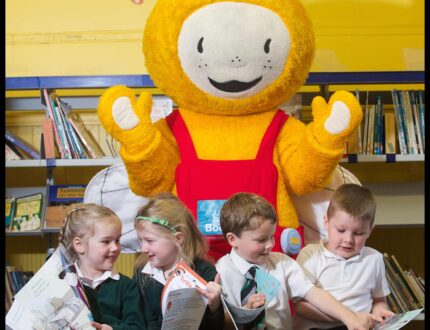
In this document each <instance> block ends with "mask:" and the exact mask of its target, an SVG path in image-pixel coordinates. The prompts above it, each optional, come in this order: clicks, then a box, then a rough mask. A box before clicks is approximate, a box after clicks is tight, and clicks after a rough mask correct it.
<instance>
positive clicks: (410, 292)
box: [391, 255, 418, 308]
mask: <svg viewBox="0 0 430 330" xmlns="http://www.w3.org/2000/svg"><path fill="white" fill-rule="evenodd" d="M391 260H392V261H393V268H394V270H395V271H396V273H397V274H398V275H399V278H400V282H401V285H402V287H404V290H405V291H406V293H407V296H408V298H409V297H410V298H411V300H412V302H413V303H414V304H415V305H416V303H418V300H417V299H416V298H414V297H415V295H414V292H413V290H412V289H411V288H410V287H409V284H408V281H407V279H406V277H405V273H404V270H403V268H402V267H401V266H400V263H399V262H398V260H397V258H396V257H395V256H394V255H391ZM415 307H416V308H418V307H417V306H415Z"/></svg>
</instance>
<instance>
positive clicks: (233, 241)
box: [225, 232, 238, 247]
mask: <svg viewBox="0 0 430 330" xmlns="http://www.w3.org/2000/svg"><path fill="white" fill-rule="evenodd" d="M225 238H226V239H227V242H228V244H230V246H231V247H236V246H237V240H238V237H237V236H236V235H235V234H233V233H231V232H229V233H227V234H226V235H225Z"/></svg>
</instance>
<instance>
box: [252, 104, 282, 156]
mask: <svg viewBox="0 0 430 330" xmlns="http://www.w3.org/2000/svg"><path fill="white" fill-rule="evenodd" d="M287 119H288V115H287V114H286V113H285V112H284V111H282V110H278V111H276V113H275V115H274V116H273V119H272V121H271V122H270V124H269V127H268V128H267V130H266V133H264V137H263V140H262V141H261V144H260V149H258V153H257V157H255V159H270V160H272V159H273V151H274V149H275V144H276V140H277V139H278V135H279V132H280V131H281V129H282V127H283V126H284V124H285V122H286V120H287Z"/></svg>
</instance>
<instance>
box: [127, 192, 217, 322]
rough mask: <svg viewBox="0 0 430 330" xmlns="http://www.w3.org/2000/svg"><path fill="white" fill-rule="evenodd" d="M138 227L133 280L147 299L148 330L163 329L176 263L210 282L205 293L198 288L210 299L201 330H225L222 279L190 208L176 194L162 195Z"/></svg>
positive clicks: (142, 212) (138, 219)
mask: <svg viewBox="0 0 430 330" xmlns="http://www.w3.org/2000/svg"><path fill="white" fill-rule="evenodd" d="M134 226H135V228H136V231H137V236H138V238H139V241H140V248H141V253H142V254H141V256H140V257H139V258H138V259H137V261H136V267H135V273H134V277H133V278H135V279H136V280H137V282H138V286H139V290H140V292H141V294H142V296H144V298H145V318H146V320H147V322H148V328H149V329H161V325H162V323H163V315H162V307H161V294H162V292H163V288H164V285H165V284H166V280H167V279H168V277H169V276H170V274H171V273H172V271H173V270H174V268H175V266H176V264H177V263H178V262H179V261H182V262H184V263H185V264H187V265H188V266H190V267H191V268H192V269H193V270H194V271H195V272H196V273H197V274H198V275H199V276H201V277H202V278H203V279H204V280H206V281H207V282H208V284H207V286H206V289H205V290H202V289H199V288H198V289H197V291H198V292H199V293H200V294H201V295H203V296H204V297H206V298H207V299H208V306H207V308H206V311H205V314H204V316H203V319H202V322H201V324H200V327H199V329H223V327H224V310H223V306H222V303H221V286H220V284H219V277H220V276H219V274H217V271H216V269H215V267H214V265H213V263H212V262H211V261H210V260H209V259H208V257H207V256H206V253H207V251H208V247H207V244H206V242H205V240H204V238H203V236H202V235H201V234H200V232H199V230H198V229H197V226H196V224H195V221H194V218H193V215H192V214H191V212H190V211H189V210H188V208H187V207H186V206H185V205H184V204H183V203H182V202H181V201H180V200H179V199H178V198H177V197H175V196H174V195H173V194H171V193H161V194H159V195H157V196H155V197H154V198H151V199H149V202H148V204H146V205H145V206H144V207H142V208H141V209H140V210H139V211H138V214H137V216H136V220H135V225H134Z"/></svg>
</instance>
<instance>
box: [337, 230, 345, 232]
mask: <svg viewBox="0 0 430 330" xmlns="http://www.w3.org/2000/svg"><path fill="white" fill-rule="evenodd" d="M337 231H338V232H339V233H344V232H345V229H338V230H337Z"/></svg>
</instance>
